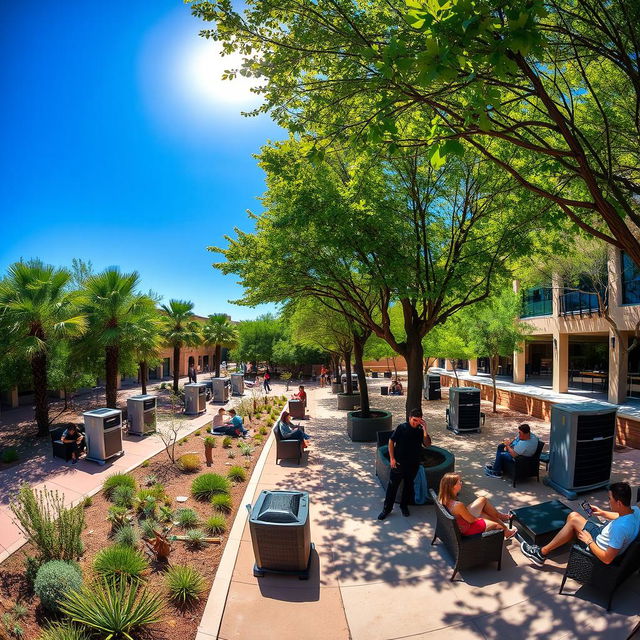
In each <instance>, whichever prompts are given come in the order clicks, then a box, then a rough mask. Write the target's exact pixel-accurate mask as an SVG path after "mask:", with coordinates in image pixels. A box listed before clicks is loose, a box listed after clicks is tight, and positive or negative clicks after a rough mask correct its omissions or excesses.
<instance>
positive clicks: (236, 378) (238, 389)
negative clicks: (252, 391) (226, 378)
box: [231, 373, 244, 396]
mask: <svg viewBox="0 0 640 640" xmlns="http://www.w3.org/2000/svg"><path fill="white" fill-rule="evenodd" d="M231 393H232V394H233V395H234V396H242V395H244V376H243V375H242V374H241V373H232V374H231Z"/></svg>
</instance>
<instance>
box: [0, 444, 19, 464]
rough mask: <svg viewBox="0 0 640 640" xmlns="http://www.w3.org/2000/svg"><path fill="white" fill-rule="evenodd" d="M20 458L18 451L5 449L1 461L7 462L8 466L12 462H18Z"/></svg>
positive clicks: (0, 455) (11, 448)
mask: <svg viewBox="0 0 640 640" xmlns="http://www.w3.org/2000/svg"><path fill="white" fill-rule="evenodd" d="M18 458H19V456H18V451H17V449H15V448H14V447H9V448H7V449H3V450H2V454H0V460H2V462H6V463H7V464H9V463H10V462H16V461H17V460H18Z"/></svg>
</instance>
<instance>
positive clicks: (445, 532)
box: [429, 489, 504, 580]
mask: <svg viewBox="0 0 640 640" xmlns="http://www.w3.org/2000/svg"><path fill="white" fill-rule="evenodd" d="M429 493H430V494H431V499H432V500H433V502H434V503H435V505H436V531H435V534H434V536H433V540H432V541H431V544H435V543H436V539H438V538H440V540H442V542H444V546H445V547H447V551H449V553H450V554H451V555H452V556H453V560H454V563H455V566H454V567H453V573H452V574H451V578H450V580H453V579H454V578H455V577H456V574H457V573H458V571H464V570H465V569H470V568H471V567H475V566H477V565H480V564H487V563H488V562H497V563H498V571H500V567H501V565H502V547H503V542H504V531H503V530H502V529H496V530H493V531H485V532H483V533H480V534H478V535H475V536H463V535H462V534H461V533H460V529H459V528H458V523H457V522H456V519H455V518H454V517H453V516H452V515H451V514H450V513H449V511H447V509H446V508H445V507H444V506H443V505H441V504H440V502H439V501H438V496H437V495H436V492H435V491H434V490H433V489H429Z"/></svg>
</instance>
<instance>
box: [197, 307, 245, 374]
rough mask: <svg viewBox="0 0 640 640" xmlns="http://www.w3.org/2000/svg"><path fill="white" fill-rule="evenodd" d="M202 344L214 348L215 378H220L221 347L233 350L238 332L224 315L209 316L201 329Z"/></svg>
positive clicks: (236, 342)
mask: <svg viewBox="0 0 640 640" xmlns="http://www.w3.org/2000/svg"><path fill="white" fill-rule="evenodd" d="M202 335H203V336H204V343H205V344H206V345H207V346H215V354H214V356H213V358H214V361H215V377H216V378H219V377H220V355H221V353H222V347H225V348H226V349H233V348H234V347H235V346H237V344H238V331H237V330H236V328H235V327H234V326H233V325H232V324H231V322H229V318H227V316H226V315H225V314H224V313H216V314H214V315H211V316H209V319H208V320H207V322H206V323H205V325H204V326H203V327H202Z"/></svg>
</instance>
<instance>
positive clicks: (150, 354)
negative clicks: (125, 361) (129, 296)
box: [132, 308, 164, 393]
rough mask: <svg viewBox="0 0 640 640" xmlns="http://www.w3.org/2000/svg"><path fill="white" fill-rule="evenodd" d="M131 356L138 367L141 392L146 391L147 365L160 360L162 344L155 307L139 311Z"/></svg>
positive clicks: (160, 324) (134, 329)
mask: <svg viewBox="0 0 640 640" xmlns="http://www.w3.org/2000/svg"><path fill="white" fill-rule="evenodd" d="M132 341H133V356H134V358H135V362H136V364H137V367H138V375H139V376H140V384H141V385H142V393H147V382H148V380H149V366H154V365H156V364H157V363H158V362H159V361H160V352H161V351H162V347H163V346H164V341H163V337H162V322H161V318H160V316H159V314H158V311H157V310H156V309H155V308H148V309H146V310H145V313H141V314H140V317H139V319H138V321H137V322H136V324H135V326H134V327H133V335H132Z"/></svg>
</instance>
